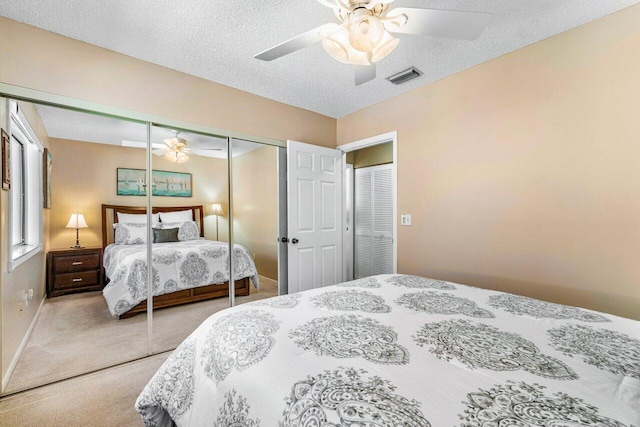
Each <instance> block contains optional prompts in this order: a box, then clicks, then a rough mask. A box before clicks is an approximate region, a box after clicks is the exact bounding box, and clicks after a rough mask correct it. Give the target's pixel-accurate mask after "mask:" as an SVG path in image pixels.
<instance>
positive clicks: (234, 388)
mask: <svg viewBox="0 0 640 427" xmlns="http://www.w3.org/2000/svg"><path fill="white" fill-rule="evenodd" d="M639 402H640V322H638V321H634V320H630V319H625V318H621V317H616V316H613V315H609V314H603V313H598V312H594V311H590V310H586V309H581V308H576V307H569V306H564V305H558V304H552V303H548V302H543V301H539V300H535V299H531V298H526V297H522V296H517V295H511V294H506V293H501V292H496V291H489V290H484V289H479V288H474V287H470V286H464V285H461V284H456V283H451V282H445V281H440V280H432V279H428V278H423V277H417V276H407V275H382V276H374V277H370V278H366V279H361V280H356V281H352V282H346V283H342V284H339V285H335V286H329V287H325V288H320V289H314V290H310V291H305V292H301V293H297V294H292V295H285V296H280V297H275V298H270V299H265V300H261V301H257V302H253V303H249V304H243V305H240V306H236V307H233V308H230V309H226V310H223V311H221V312H218V313H216V314H214V315H212V316H211V317H209V318H208V319H207V320H205V321H204V322H203V323H202V325H200V327H198V328H197V329H196V330H195V331H194V332H193V333H192V334H191V335H190V336H189V337H188V338H187V339H186V340H185V341H184V342H183V343H182V344H181V345H180V346H179V347H178V348H177V349H176V350H175V351H174V352H173V353H172V355H171V356H170V357H169V358H168V359H167V360H166V361H165V363H164V364H163V365H162V366H161V367H160V369H159V370H158V372H157V373H156V374H155V375H154V376H153V378H152V379H151V380H150V381H149V383H148V384H147V385H146V387H145V388H144V390H143V391H142V393H141V394H140V396H139V397H138V400H137V402H136V409H137V411H138V412H139V413H140V415H141V416H142V419H143V420H144V422H145V424H146V425H147V426H165V425H167V426H168V425H178V426H201V425H202V426H204V425H212V424H213V425H219V426H227V425H239V426H240V425H242V426H282V427H287V426H324V427H335V426H430V425H432V426H451V425H462V426H484V427H494V426H496V427H497V426H512V425H517V426H569V425H571V426H574V425H589V426H630V425H636V426H637V425H640V404H639Z"/></svg>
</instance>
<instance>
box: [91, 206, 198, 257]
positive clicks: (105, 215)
mask: <svg viewBox="0 0 640 427" xmlns="http://www.w3.org/2000/svg"><path fill="white" fill-rule="evenodd" d="M186 210H190V211H191V213H192V217H193V220H194V221H195V222H196V224H198V227H200V236H202V237H204V208H203V207H202V205H198V206H158V207H152V208H151V213H154V214H155V213H158V212H176V211H186ZM117 212H121V213H127V214H145V213H147V208H146V207H145V206H120V205H102V247H103V248H105V247H106V246H107V245H108V244H110V243H113V241H114V239H115V230H114V229H113V224H115V223H117V222H118V215H116V213H117Z"/></svg>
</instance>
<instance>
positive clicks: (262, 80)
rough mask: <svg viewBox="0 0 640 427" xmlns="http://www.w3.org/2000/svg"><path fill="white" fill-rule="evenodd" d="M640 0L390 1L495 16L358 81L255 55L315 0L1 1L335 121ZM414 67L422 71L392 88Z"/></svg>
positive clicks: (82, 36)
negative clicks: (467, 33)
mask: <svg viewBox="0 0 640 427" xmlns="http://www.w3.org/2000/svg"><path fill="white" fill-rule="evenodd" d="M639 1H640V0H526V1H525V0H520V1H514V0H478V1H473V2H470V1H465V0H396V1H395V2H394V3H393V4H392V5H391V6H392V7H398V6H404V7H422V8H435V9H449V10H463V11H478V12H487V13H492V14H493V15H494V18H493V20H492V22H491V23H490V24H489V26H488V28H487V29H486V30H485V31H484V33H483V34H482V35H481V36H480V38H479V39H477V40H475V41H457V40H447V39H440V38H433V37H420V36H413V35H405V34H398V37H399V38H400V39H401V42H400V45H399V46H398V48H397V49H396V50H395V51H394V52H393V53H392V54H391V55H390V56H389V57H387V58H385V59H384V60H383V61H381V62H379V63H378V78H377V79H376V80H374V81H371V82H369V83H366V84H363V85H362V86H359V87H356V86H355V84H354V80H353V72H352V70H351V68H350V66H348V65H345V64H341V63H338V62H336V61H335V60H334V59H332V58H331V57H329V56H328V55H327V54H326V53H325V52H324V50H323V49H322V46H321V45H315V46H312V47H310V48H307V49H304V50H301V51H298V52H295V53H293V54H291V55H288V56H285V57H282V58H280V59H276V60H274V61H272V62H263V61H259V60H257V59H254V58H253V56H254V55H255V54H257V53H259V52H261V51H263V50H265V49H267V48H270V47H272V46H273V45H276V44H278V43H280V42H283V41H285V40H287V39H289V38H291V37H294V36H296V35H298V34H300V33H302V32H305V31H308V30H310V29H312V28H315V27H317V26H319V25H321V24H323V23H326V22H335V18H334V16H333V13H332V12H331V10H330V9H328V8H326V7H324V6H322V5H321V4H320V3H318V2H317V1H315V0H270V1H256V0H253V1H231V0H220V1H215V0H135V1H133V0H110V1H98V0H94V1H87V0H0V15H2V16H5V17H8V18H11V19H14V20H17V21H21V22H25V23H27V24H30V25H34V26H36V27H40V28H43V29H45V30H49V31H53V32H55V33H59V34H63V35H65V36H68V37H72V38H74V39H78V40H82V41H85V42H88V43H91V44H94V45H97V46H101V47H104V48H107V49H111V50H114V51H117V52H121V53H124V54H126V55H130V56H133V57H136V58H140V59H143V60H145V61H149V62H152V63H156V64H159V65H163V66H165V67H169V68H173V69H176V70H179V71H182V72H185V73H188V74H192V75H195V76H198V77H202V78H205V79H208V80H211V81H214V82H218V83H222V84H225V85H228V86H232V87H235V88H238V89H242V90H245V91H248V92H251V93H255V94H257V95H261V96H264V97H267V98H271V99H274V100H277V101H281V102H284V103H287V104H290V105H294V106H297V107H302V108H305V109H308V110H312V111H316V112H318V113H321V114H325V115H327V116H331V117H342V116H344V115H346V114H349V113H352V112H354V111H357V110H359V109H362V108H364V107H367V106H370V105H373V104H375V103H378V102H380V101H383V100H385V99H388V98H391V97H394V96H396V95H399V94H401V93H404V92H407V91H409V90H411V89H415V88H416V87H419V86H422V85H426V84H428V83H431V82H433V81H436V80H438V79H441V78H443V77H446V76H449V75H451V74H453V73H456V72H458V71H461V70H464V69H466V68H469V67H472V66H474V65H476V64H479V63H481V62H484V61H487V60H489V59H492V58H495V57H498V56H500V55H503V54H505V53H507V52H510V51H513V50H515V49H518V48H521V47H523V46H526V45H529V44H531V43H534V42H536V41H539V40H542V39H544V38H547V37H550V36H552V35H554V34H558V33H560V32H563V31H566V30H569V29H571V28H574V27H576V26H578V25H581V24H584V23H587V22H589V21H592V20H594V19H597V18H599V17H602V16H604V15H607V14H609V13H612V12H615V11H617V10H619V9H622V8H624V7H627V6H631V5H633V4H636V3H638V2H639ZM409 66H415V67H417V68H418V69H420V70H421V71H423V72H424V75H422V76H421V77H419V78H418V79H415V80H413V81H411V82H408V83H406V84H403V85H400V86H394V85H392V84H391V83H389V82H387V81H386V80H385V79H384V78H385V77H388V76H390V75H392V74H394V73H396V72H398V71H401V70H403V69H405V68H408V67H409Z"/></svg>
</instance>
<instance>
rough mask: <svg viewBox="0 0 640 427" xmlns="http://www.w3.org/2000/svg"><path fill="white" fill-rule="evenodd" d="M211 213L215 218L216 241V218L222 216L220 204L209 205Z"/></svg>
mask: <svg viewBox="0 0 640 427" xmlns="http://www.w3.org/2000/svg"><path fill="white" fill-rule="evenodd" d="M211 212H212V213H213V214H214V215H215V216H216V240H218V217H219V216H220V215H224V211H223V210H222V205H221V204H220V203H214V204H212V205H211Z"/></svg>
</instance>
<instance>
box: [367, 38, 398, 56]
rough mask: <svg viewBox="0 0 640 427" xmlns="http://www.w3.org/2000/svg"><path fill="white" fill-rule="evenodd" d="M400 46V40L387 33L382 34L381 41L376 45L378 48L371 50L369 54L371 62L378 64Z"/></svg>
mask: <svg viewBox="0 0 640 427" xmlns="http://www.w3.org/2000/svg"><path fill="white" fill-rule="evenodd" d="M399 44H400V40H399V39H397V38H396V37H393V36H392V35H391V34H389V32H388V31H385V32H384V36H383V37H382V40H381V41H380V43H379V44H378V46H376V47H375V49H373V52H372V54H371V62H378V61H380V60H381V59H384V58H386V57H387V56H388V55H389V54H390V53H391V52H393V51H394V50H395V48H396V47H398V45H399Z"/></svg>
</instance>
